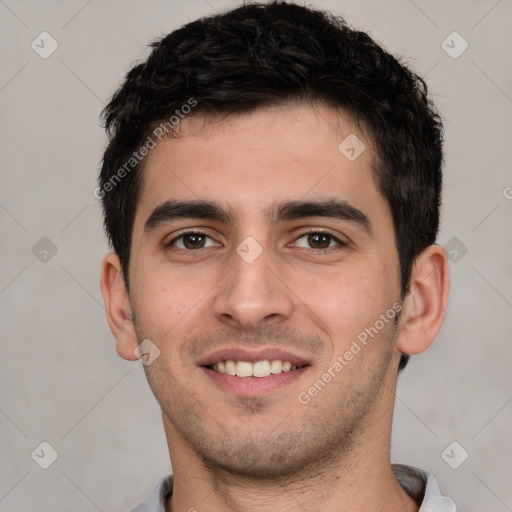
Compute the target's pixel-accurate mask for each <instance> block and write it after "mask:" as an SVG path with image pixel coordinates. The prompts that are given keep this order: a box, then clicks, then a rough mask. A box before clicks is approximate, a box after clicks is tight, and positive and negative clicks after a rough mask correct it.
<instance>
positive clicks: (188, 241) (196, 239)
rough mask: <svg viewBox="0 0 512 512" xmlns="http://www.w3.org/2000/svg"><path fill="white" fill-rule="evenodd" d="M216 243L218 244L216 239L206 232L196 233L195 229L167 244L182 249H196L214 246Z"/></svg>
mask: <svg viewBox="0 0 512 512" xmlns="http://www.w3.org/2000/svg"><path fill="white" fill-rule="evenodd" d="M216 245H218V244H216V243H215V241H214V240H213V239H212V238H211V237H210V236H208V235H207V234H206V233H199V232H197V233H196V232H195V231H191V232H188V233H182V234H181V235H180V236H177V237H176V238H174V239H173V240H171V241H170V242H169V243H168V244H166V247H176V248H177V249H182V250H195V249H204V248H207V247H214V246H216Z"/></svg>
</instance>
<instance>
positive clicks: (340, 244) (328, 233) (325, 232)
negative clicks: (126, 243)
mask: <svg viewBox="0 0 512 512" xmlns="http://www.w3.org/2000/svg"><path fill="white" fill-rule="evenodd" d="M312 234H314V235H326V236H328V237H330V238H331V239H332V240H334V241H335V242H336V243H337V244H338V247H327V248H325V249H312V248H309V249H306V250H308V251H312V252H314V253H316V254H318V253H320V254H323V253H325V252H330V251H332V250H333V249H336V248H338V249H340V248H343V247H348V243H347V242H343V241H342V240H340V239H339V238H338V237H336V235H335V234H334V233H332V232H331V231H329V230H320V231H319V230H316V229H311V230H309V231H305V232H303V233H301V234H300V235H299V236H297V237H296V238H295V241H297V240H300V239H301V238H303V237H305V236H307V235H312ZM187 235H201V236H204V237H207V238H210V239H211V240H213V238H212V237H211V236H210V235H208V233H204V232H203V231H185V232H184V233H181V234H180V235H179V236H177V237H175V238H173V239H172V240H171V241H170V242H168V243H166V244H165V248H166V249H168V248H171V247H172V246H173V244H174V243H176V242H177V241H178V240H180V239H182V238H183V237H185V236H187ZM200 249H204V247H200V248H199V249H181V248H179V250H181V251H188V252H195V251H199V250H200ZM206 249H207V248H206Z"/></svg>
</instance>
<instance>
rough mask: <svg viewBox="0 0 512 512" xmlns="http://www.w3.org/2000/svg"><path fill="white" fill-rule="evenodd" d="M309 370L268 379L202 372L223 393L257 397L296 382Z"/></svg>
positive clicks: (298, 370)
mask: <svg viewBox="0 0 512 512" xmlns="http://www.w3.org/2000/svg"><path fill="white" fill-rule="evenodd" d="M308 368H309V366H303V367H302V368H298V369H296V370H290V371H289V372H282V373H278V374H276V375H269V376H268V377H236V376H234V375H228V374H227V373H220V372H216V371H215V370H210V369H209V368H206V367H204V366H203V367H201V370H202V371H203V372H204V373H205V375H206V376H207V377H208V378H210V379H211V380H212V381H213V382H214V383H215V384H216V385H217V386H218V387H219V388H221V389H222V390H223V391H225V392H227V393H231V394H234V395H237V396H240V397H255V396H262V395H267V394H270V393H272V392H273V391H276V390H278V389H280V388H282V387H284V386H286V385H288V384H290V383H292V382H294V381H296V380H297V379H299V378H300V377H301V376H302V375H304V373H305V372H306V371H307V370H308Z"/></svg>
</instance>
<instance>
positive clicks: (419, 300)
mask: <svg viewBox="0 0 512 512" xmlns="http://www.w3.org/2000/svg"><path fill="white" fill-rule="evenodd" d="M449 289H450V277H449V272H448V258H447V256H446V251H445V250H444V248H443V247H441V246H440V245H431V246H429V247H427V248H426V249H425V250H424V251H423V252H422V253H421V254H420V255H419V256H418V257H417V258H416V260H415V262H414V264H413V268H412V272H411V279H410V285H409V292H408V293H407V296H406V298H405V300H404V308H403V311H402V316H401V318H400V331H399V335H398V343H397V348H398V350H400V352H402V353H403V354H409V355H414V354H419V353H420V352H423V351H424V350H426V349H427V348H428V347H429V346H430V345H431V344H432V342H433V341H434V338H435V337H436V335H437V333H438V332H439V329H441V325H442V324H443V321H444V317H445V315H446V307H447V304H448V293H449Z"/></svg>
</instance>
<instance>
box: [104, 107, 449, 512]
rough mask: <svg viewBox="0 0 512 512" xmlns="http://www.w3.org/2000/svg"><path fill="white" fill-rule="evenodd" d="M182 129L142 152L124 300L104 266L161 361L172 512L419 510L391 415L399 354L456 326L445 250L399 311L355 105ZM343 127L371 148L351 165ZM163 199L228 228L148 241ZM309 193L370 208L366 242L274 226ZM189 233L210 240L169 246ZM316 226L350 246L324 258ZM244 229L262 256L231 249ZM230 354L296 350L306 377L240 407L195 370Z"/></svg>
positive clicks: (118, 308) (201, 222)
mask: <svg viewBox="0 0 512 512" xmlns="http://www.w3.org/2000/svg"><path fill="white" fill-rule="evenodd" d="M180 130H181V132H180V133H181V135H180V137H179V138H178V139H176V138H167V139H165V140H163V141H162V142H161V143H159V144H158V145H157V147H156V148H155V149H153V150H152V151H151V152H150V154H149V155H148V157H147V161H146V165H145V170H144V179H143V185H142V190H141V195H140V200H139V203H138V205H137V210H136V215H135V222H134V227H133V241H132V248H131V260H130V267H129V276H130V291H129V293H128V291H127V289H126V286H125V283H124V281H123V277H122V272H121V267H120V264H119V258H118V257H117V255H115V254H113V253H111V254H108V255H106V257H105V259H104V261H103V269H102V278H101V288H102V293H103V296H104V300H105V305H106V310H107V315H108V320H109V324H110V327H111V329H112V332H113V333H114V335H115V337H116V339H117V351H118V353H119V354H120V355H121V357H123V358H125V359H128V360H134V359H136V355H134V351H135V349H136V348H137V343H138V342H139V343H140V342H141V341H142V340H144V339H150V340H151V342H152V343H154V344H155V345H156V346H157V347H158V349H159V350H160V355H159V356H158V357H157V358H156V359H155V361H154V362H152V363H151V364H150V365H147V366H145V367H144V368H145V371H146V374H147V378H148V381H149V384H150V386H151V388H152V390H153V392H154V394H155V396H156V398H157V400H158V402H159V404H160V406H161V408H162V412H163V423H164V428H165V433H166V437H167V441H168V445H169V451H170V457H171V462H172V466H173V473H174V493H173V496H172V499H171V500H170V502H169V503H168V504H167V510H168V511H170V510H172V511H174V512H181V511H187V510H189V509H191V508H195V509H196V510H197V511H199V512H201V510H208V511H209V512H216V511H235V510H248V511H249V510H250V511H254V512H257V511H263V510H268V508H269V507H271V508H272V509H273V510H282V511H299V510H300V511H303V510H308V511H311V512H314V511H323V512H330V511H337V512H339V511H349V510H350V511H359V510H361V511H362V510H379V511H380V510H382V511H398V510H400V511H402V512H406V511H413V510H414V511H416V510H418V504H416V503H415V502H413V501H412V500H411V499H410V498H409V497H408V496H407V494H406V493H405V492H404V490H403V489H402V488H401V486H400V485H399V484H398V482H397V481H396V479H395V478H394V476H393V474H392V472H391V465H390V454H389V444H390V435H391V422H392V413H393V404H394V393H395V388H396V380H397V369H398V364H399V360H400V356H401V353H406V354H417V353H419V352H422V351H423V350H425V349H426V348H428V346H429V345H430V344H431V342H432V341H433V339H434V337H435V335H436V334H437V332H438V330H439V328H440V326H441V324H442V321H443V319H444V315H445V311H446V303H447V296H448V287H449V284H448V266H447V258H446V254H445V252H444V249H443V248H442V247H440V246H437V245H434V246H430V247H428V248H427V249H425V251H423V253H422V254H421V255H420V256H419V257H418V258H417V260H416V262H415V265H414V268H413V271H412V276H411V281H410V289H411V293H408V294H407V295H406V297H405V299H404V300H402V299H401V294H400V286H399V270H400V269H399V263H398V253H397V249H396V246H395V238H394V229H393V223H392V218H391V213H390V209H389V205H388V204H387V202H386V200H385V199H384V197H383V196H382V195H381V193H380V191H379V190H378V188H377V185H376V182H375V181H374V177H373V171H372V167H371V166H372V163H373V161H374V152H373V149H372V143H371V141H370V140H369V139H368V138H367V137H366V136H365V134H364V132H362V131H361V129H360V128H358V127H357V125H356V124H355V123H354V122H353V121H352V119H351V118H350V116H349V115H348V114H347V113H346V112H343V111H341V112H339V111H336V110H334V109H332V108H330V107H327V106H322V105H310V104H294V105H287V106H279V107H273V108H267V109H259V110H257V111H255V112H253V113H250V114H243V115H235V116H230V117H228V118H226V119H224V120H215V119H208V120H206V119H205V118H203V117H200V116H196V117H189V118H186V119H184V120H183V121H182V123H181V126H180ZM349 134H356V135H357V137H358V138H359V139H360V140H361V141H363V142H364V144H365V147H366V149H365V151H363V153H362V154H361V155H360V156H359V157H358V158H357V159H356V160H354V161H349V160H348V159H347V158H346V157H345V156H344V155H343V154H342V153H341V152H340V151H339V150H338V145H339V144H340V142H341V141H343V140H344V139H345V138H346V137H347V136H348V135H349ZM168 200H183V201H185V200H188V201H194V200H208V201H215V202H217V203H218V204H220V205H221V206H222V207H223V208H225V209H231V211H232V213H233V218H232V219H231V220H229V221H226V222H224V221H218V220H212V219H197V218H186V219H174V220H169V221H166V222H161V223H159V224H158V225H157V226H156V227H155V228H154V229H152V230H145V228H144V225H145V223H146V221H147V219H148V218H149V217H150V215H151V214H152V212H153V211H154V209H155V208H156V207H157V206H158V205H160V204H162V203H164V202H165V201H168ZM299 200H300V201H329V200H344V201H346V202H348V203H349V204H350V205H352V206H353V207H355V208H357V209H358V210H360V211H361V212H363V213H364V215H365V216H366V217H367V218H368V220H369V222H370V224H371V233H369V232H368V231H367V230H365V229H364V228H363V227H362V226H361V225H360V224H359V223H358V222H354V221H352V220H347V219H334V218H330V217H318V216H314V217H307V218H299V219H294V220H281V221H279V222H271V221H270V220H269V218H268V217H267V216H266V212H267V210H269V209H270V208H271V207H272V206H273V205H276V204H278V203H280V202H284V201H299ZM187 229H195V230H199V231H201V232H203V233H205V234H206V235H207V238H204V239H201V238H199V239H197V238H196V239H193V237H192V240H195V241H196V242H197V241H198V240H199V242H201V243H205V246H203V247H201V248H199V249H195V248H192V249H187V248H186V247H191V245H190V241H191V238H190V237H189V238H187V239H186V241H187V242H188V245H187V246H185V245H183V243H184V242H185V239H183V238H181V239H179V240H177V241H175V242H174V245H171V246H168V247H165V245H166V244H168V243H169V242H171V241H172V240H175V239H176V238H177V237H179V236H180V235H181V234H183V232H184V231H186V230H187ZM309 230H313V231H315V232H317V233H318V232H325V231H326V230H327V231H330V232H332V234H333V235H334V237H336V238H337V239H339V240H340V241H342V242H344V244H345V245H340V244H338V243H337V242H336V240H335V239H333V238H321V239H320V240H321V243H320V246H321V247H325V246H327V250H325V251H323V252H322V251H320V250H319V244H318V243H317V241H318V239H313V240H312V239H311V238H308V236H307V231H309ZM305 233H306V234H305ZM248 236H250V237H252V238H253V239H254V240H256V241H257V242H258V244H259V246H260V247H261V248H262V252H261V254H260V255H259V256H258V257H257V258H256V259H255V260H254V261H253V262H251V263H247V262H246V261H245V260H244V259H243V258H242V257H241V256H240V254H239V253H237V251H236V248H237V247H238V246H239V245H240V244H241V242H242V241H243V240H244V239H245V238H246V237H248ZM208 237H210V238H208ZM315 240H316V241H315ZM325 244H326V245H325ZM199 245H201V244H199ZM193 247H195V246H193ZM397 302H398V303H400V304H402V307H403V310H402V313H401V315H400V319H399V321H398V323H395V322H389V323H387V324H385V326H384V327H383V328H382V329H381V330H380V331H379V332H378V334H377V335H376V336H375V337H374V338H373V339H372V340H371V342H369V343H368V344H367V345H366V346H364V347H363V348H362V350H361V351H360V352H359V353H357V355H354V357H353V358H352V359H351V360H350V361H349V362H348V363H347V364H346V366H344V368H343V370H342V371H339V372H337V373H336V374H335V375H336V376H335V377H334V378H332V379H331V381H330V382H329V383H328V384H327V385H326V386H325V387H324V388H323V389H322V390H321V391H320V392H319V393H318V394H317V395H316V396H314V397H313V398H312V399H311V401H309V403H307V404H303V403H301V402H300V401H299V400H298V395H299V393H301V392H304V391H307V390H308V389H309V388H310V387H311V386H312V385H313V383H314V382H315V381H316V380H317V379H319V378H321V377H322V375H323V374H324V373H325V372H326V371H327V370H328V369H329V368H332V367H333V364H334V362H335V361H336V360H337V357H338V356H340V355H343V354H344V353H345V352H346V351H347V350H349V349H350V346H351V344H352V342H353V340H355V339H357V336H358V334H360V333H361V332H362V331H364V330H365V328H368V327H370V326H374V325H375V323H376V321H377V320H378V319H379V318H380V315H381V314H383V313H385V312H386V311H388V310H389V309H390V308H391V306H392V305H393V304H394V303H397ZM224 347H229V348H233V347H249V348H250V349H257V348H261V347H278V348H284V349H286V350H288V351H291V352H292V353H294V354H298V355H300V356H302V357H304V358H305V359H306V360H307V361H308V362H309V366H308V367H307V368H306V369H305V371H303V372H302V373H301V375H300V377H298V378H296V379H294V380H293V381H292V382H290V383H288V384H287V385H286V386H283V387H282V388H279V389H277V390H274V391H273V392H271V393H267V394H262V395H259V396H253V397H249V398H248V397H241V396H237V394H236V393H232V392H228V391H226V390H224V389H221V388H219V387H218V386H217V385H215V384H214V383H212V381H211V380H210V378H208V377H207V376H206V375H205V372H204V371H203V370H202V369H201V368H200V367H199V366H198V360H199V359H200V358H201V357H202V356H204V355H205V354H207V353H211V352H212V351H213V350H215V349H220V348H224ZM203 500H204V501H203Z"/></svg>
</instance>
